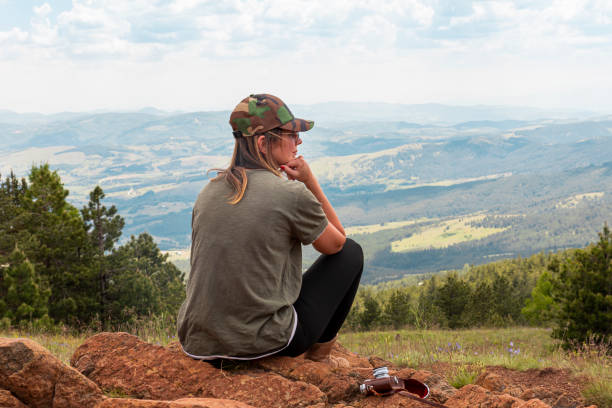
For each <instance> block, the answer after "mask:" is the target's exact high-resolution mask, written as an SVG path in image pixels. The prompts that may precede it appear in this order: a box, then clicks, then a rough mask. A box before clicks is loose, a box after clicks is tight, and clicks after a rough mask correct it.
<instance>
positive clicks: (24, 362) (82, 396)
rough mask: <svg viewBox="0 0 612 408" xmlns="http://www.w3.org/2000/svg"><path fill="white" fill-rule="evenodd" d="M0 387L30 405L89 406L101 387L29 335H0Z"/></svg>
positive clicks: (93, 403) (99, 394)
mask: <svg viewBox="0 0 612 408" xmlns="http://www.w3.org/2000/svg"><path fill="white" fill-rule="evenodd" d="M0 388H2V389H5V390H9V391H10V392H11V393H12V395H13V396H14V397H15V398H16V399H18V400H19V401H21V402H22V403H24V404H25V405H27V406H28V407H30V408H38V407H41V408H42V407H63V408H72V407H74V408H80V407H93V406H95V405H96V404H97V403H98V402H100V401H101V400H102V399H103V395H102V391H101V390H100V388H99V387H98V386H97V385H96V384H95V383H94V382H92V381H90V380H88V379H87V378H85V377H83V376H82V375H81V374H80V373H79V372H78V371H76V370H75V369H73V368H70V367H68V366H66V365H65V364H63V363H62V362H61V361H60V360H59V359H58V358H56V357H55V356H53V355H52V354H51V353H49V351H47V350H46V349H45V348H43V347H41V346H40V345H38V344H37V343H36V342H34V341H32V340H29V339H7V338H0Z"/></svg>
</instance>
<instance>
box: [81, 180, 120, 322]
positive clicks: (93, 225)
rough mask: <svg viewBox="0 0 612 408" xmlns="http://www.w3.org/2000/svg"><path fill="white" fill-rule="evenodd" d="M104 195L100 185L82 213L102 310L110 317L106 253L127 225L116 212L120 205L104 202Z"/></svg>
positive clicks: (103, 313) (90, 194)
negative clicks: (109, 204)
mask: <svg viewBox="0 0 612 408" xmlns="http://www.w3.org/2000/svg"><path fill="white" fill-rule="evenodd" d="M104 197H105V194H104V191H103V190H102V188H101V187H100V186H96V187H95V188H94V189H93V191H91V192H90V193H89V203H88V204H87V206H85V207H83V209H82V210H81V214H82V217H83V222H84V224H85V230H86V231H87V234H88V236H89V240H90V248H91V250H92V254H91V255H92V256H91V269H92V271H96V272H97V282H98V301H99V313H100V315H101V317H102V319H104V318H105V317H106V316H108V314H109V312H108V310H107V305H108V300H109V299H108V293H107V291H108V281H109V279H110V265H109V258H108V256H107V253H108V252H109V251H111V250H112V249H113V248H114V246H115V243H116V242H117V241H118V240H119V237H120V236H121V230H122V229H123V226H124V225H125V222H124V220H123V218H122V217H121V216H120V215H118V214H117V208H116V207H115V206H114V205H113V206H111V207H110V208H106V206H104V205H102V200H103V199H104Z"/></svg>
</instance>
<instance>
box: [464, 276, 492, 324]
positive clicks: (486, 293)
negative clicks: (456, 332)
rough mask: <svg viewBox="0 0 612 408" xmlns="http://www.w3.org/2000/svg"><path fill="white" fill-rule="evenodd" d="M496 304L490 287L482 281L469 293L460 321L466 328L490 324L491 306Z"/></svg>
mask: <svg viewBox="0 0 612 408" xmlns="http://www.w3.org/2000/svg"><path fill="white" fill-rule="evenodd" d="M495 302H496V300H495V298H494V297H493V291H492V289H491V286H490V285H489V284H488V283H487V282H486V281H484V280H481V281H479V282H478V284H477V285H476V287H475V288H474V289H473V290H472V291H471V293H470V295H469V297H468V302H467V306H466V308H465V310H464V312H463V317H462V320H463V322H464V323H465V324H466V326H469V327H472V326H476V327H479V326H486V325H488V324H489V323H490V320H491V315H492V313H493V305H494V303H495Z"/></svg>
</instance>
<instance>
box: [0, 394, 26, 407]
mask: <svg viewBox="0 0 612 408" xmlns="http://www.w3.org/2000/svg"><path fill="white" fill-rule="evenodd" d="M0 407H2V408H28V407H27V406H26V405H25V404H24V403H23V402H21V401H19V400H18V399H17V398H15V397H14V396H13V394H11V392H10V391H7V390H0Z"/></svg>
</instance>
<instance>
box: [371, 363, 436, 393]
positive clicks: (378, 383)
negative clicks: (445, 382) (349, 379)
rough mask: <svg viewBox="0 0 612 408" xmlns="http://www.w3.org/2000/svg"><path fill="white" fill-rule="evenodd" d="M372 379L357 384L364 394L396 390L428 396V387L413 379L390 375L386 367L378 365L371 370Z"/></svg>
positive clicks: (393, 391)
mask: <svg viewBox="0 0 612 408" xmlns="http://www.w3.org/2000/svg"><path fill="white" fill-rule="evenodd" d="M373 375H374V378H373V379H369V380H365V381H364V382H363V384H361V385H360V386H359V391H360V392H361V393H362V394H365V395H377V396H380V397H383V396H387V395H391V394H395V393H396V392H406V391H407V392H409V393H411V394H415V395H417V396H418V397H420V398H427V397H428V396H429V387H428V386H427V385H426V384H423V383H422V382H420V381H417V380H415V379H412V378H409V379H402V378H398V377H397V376H390V375H389V369H388V368H387V367H378V368H375V369H374V370H373Z"/></svg>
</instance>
